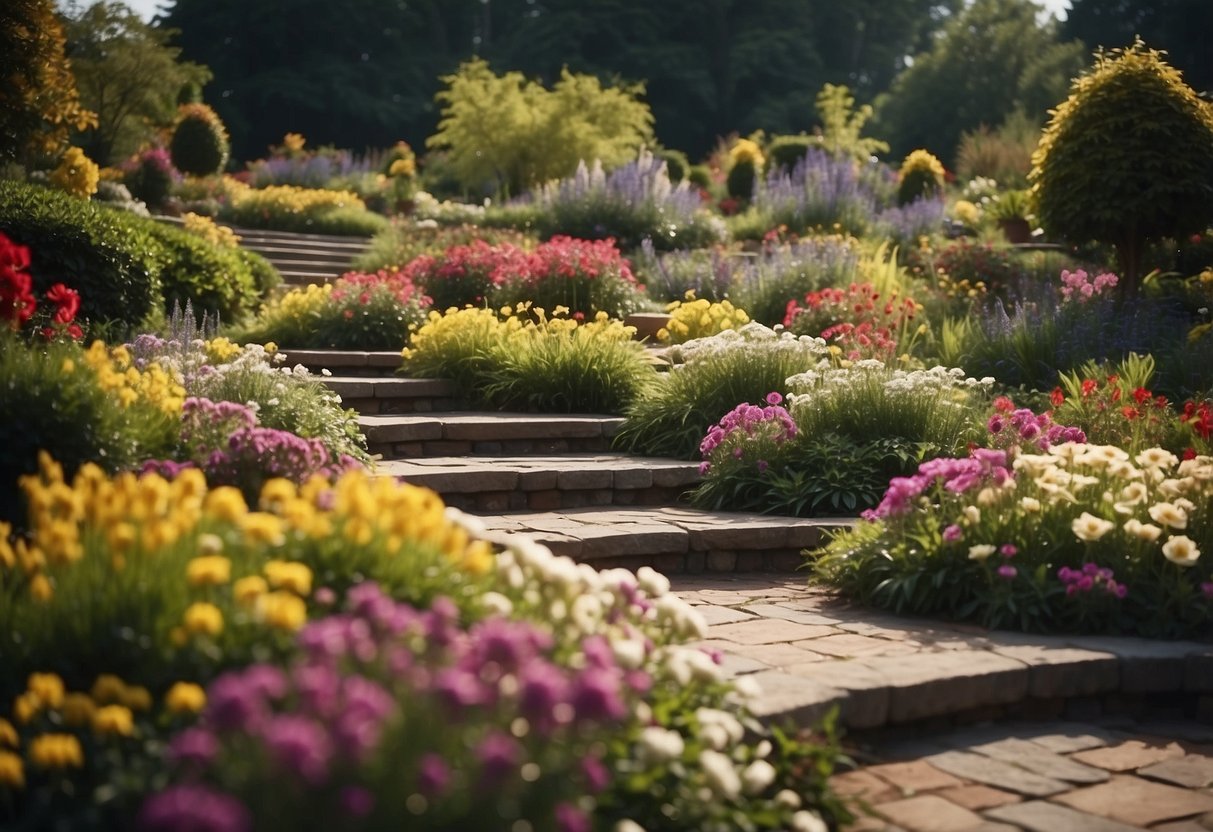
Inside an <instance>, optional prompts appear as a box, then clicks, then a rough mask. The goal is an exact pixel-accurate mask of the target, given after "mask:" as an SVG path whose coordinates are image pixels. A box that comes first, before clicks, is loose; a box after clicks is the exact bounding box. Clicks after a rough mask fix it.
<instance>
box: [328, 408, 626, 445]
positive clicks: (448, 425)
mask: <svg viewBox="0 0 1213 832" xmlns="http://www.w3.org/2000/svg"><path fill="white" fill-rule="evenodd" d="M343 401H344V399H343ZM346 404H347V405H348V402H346ZM622 424H623V419H622V418H620V417H615V416H596V415H585V414H569V415H562V414H549V413H499V412H493V413H479V412H467V413H442V414H438V415H390V414H386V415H378V414H364V415H362V416H360V417H359V418H358V426H359V427H360V428H362V432H363V433H364V434H365V435H366V441H367V446H368V449H369V450H370V452H371V453H372V454H381V455H382V456H383V457H385V458H387V459H402V458H412V457H429V456H464V455H511V456H513V455H523V454H563V453H591V452H601V451H608V450H610V447H611V437H613V436H614V435H615V434H616V433H617V432H618V431H619V427H620V426H621V425H622Z"/></svg>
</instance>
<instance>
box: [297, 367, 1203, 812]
mask: <svg viewBox="0 0 1213 832" xmlns="http://www.w3.org/2000/svg"><path fill="white" fill-rule="evenodd" d="M286 352H287V357H288V362H290V363H296V362H298V363H303V364H305V365H307V366H309V367H310V368H311V369H313V370H316V371H319V370H321V369H326V370H329V371H330V372H331V373H333V375H331V376H330V377H329V378H328V379H327V382H328V383H329V384H330V386H332V387H333V389H335V390H336V391H337V392H339V393H340V394H341V395H342V396H343V397H344V400H345V402H346V404H347V405H349V406H353V407H355V408H356V409H358V410H359V412H360V413H361V414H363V415H362V417H361V419H362V424H363V429H364V431H366V433H367V434H368V437H370V439H371V442H372V443H373V444H374V445H375V447H376V450H377V451H378V452H380V453H382V454H384V456H385V459H384V460H383V461H382V462H381V463H380V470H381V472H382V473H384V474H388V475H392V476H399V477H402V478H404V479H407V480H409V481H413V482H418V483H423V484H426V485H429V486H430V487H433V488H435V489H436V490H438V491H439V492H440V493H441V494H442V496H443V498H444V499H445V500H446V501H447V502H448V503H449V504H451V505H455V506H457V507H460V508H463V509H464V510H466V511H469V512H470V513H473V514H476V515H478V516H479V517H480V519H481V520H482V521H483V522H484V524H485V526H486V528H487V529H488V532H489V533H490V534H493V535H508V534H518V533H521V534H527V535H528V536H530V537H532V538H535V539H538V540H540V541H541V542H544V543H546V544H547V545H549V546H550V547H551V548H552V549H553V550H554V551H556V552H557V553H559V554H568V555H570V556H572V557H574V558H577V559H579V560H585V561H589V562H592V563H594V564H595V565H600V566H614V565H622V566H627V567H629V568H636V567H637V566H640V565H643V564H649V565H652V566H654V567H655V568H657V569H659V570H660V571H664V572H666V573H667V574H669V575H670V577H671V581H672V585H673V589H674V591H675V592H676V593H677V594H678V595H680V596H681V597H682V598H684V599H685V600H687V601H688V602H690V603H691V604H693V605H695V606H696V607H697V608H698V609H699V611H700V612H701V613H702V614H703V616H704V618H705V620H706V621H707V623H708V625H709V628H708V632H707V636H706V638H705V639H704V640H703V641H702V642H701V645H702V646H703V647H705V648H707V649H709V650H713V651H717V652H718V653H719V654H720V658H721V666H722V669H723V670H724V672H725V673H726V674H727V675H729V676H731V677H749V678H750V679H752V680H753V681H754V682H757V683H758V687H759V689H760V691H761V692H760V693H759V694H758V695H757V696H756V698H755V699H754V700H753V701H752V703H751V707H752V710H753V711H754V712H755V713H756V714H757V715H758V716H759V717H760V718H763V719H766V720H770V721H772V722H776V723H781V722H787V721H791V722H794V723H797V724H809V723H810V722H812V721H813V720H815V719H816V718H818V717H820V716H822V715H824V714H825V713H826V712H828V711H829V710H830V709H832V708H838V710H839V719H840V722H841V723H842V724H843V726H845V728H846V729H847V730H848V732H849V737H848V740H847V742H848V744H849V745H850V746H851V747H853V748H854V749H855V750H856V758H857V761H858V762H859V763H860V764H861V767H860V768H858V769H857V770H856V771H854V772H848V773H846V774H841V775H838V776H836V778H835V783H836V785H837V788H838V790H839V791H840V792H842V793H845V794H847V795H848V796H851V797H854V798H855V799H857V800H860V801H862V802H863V804H864V805H865V806H868V807H870V808H871V811H872V812H874V813H875V814H873V815H870V816H869V815H863V816H861V819H860V820H859V821H858V822H857V823H856V824H855V825H854V827H853V828H854V829H855V830H876V829H882V830H908V831H909V832H918V831H919V830H922V832H928V830H929V832H936V830H990V832H993V830H1015V829H1027V830H1050V831H1051V830H1109V831H1110V832H1115V831H1116V830H1124V829H1141V828H1150V829H1165V830H1168V832H1190V831H1193V830H1200V829H1213V788H1210V787H1211V786H1213V728H1209V727H1208V726H1205V725H1202V724H1199V723H1198V722H1196V721H1193V720H1194V719H1201V720H1204V721H1210V719H1211V718H1213V645H1211V644H1207V643H1197V642H1152V641H1149V640H1145V639H1133V638H1106V637H1057V636H1028V635H1023V634H1018V633H1004V632H990V631H985V630H982V629H980V628H976V627H972V626H966V625H960V624H950V623H941V622H935V621H927V620H922V619H915V618H911V617H903V616H894V615H891V614H887V613H881V612H875V611H871V610H865V609H860V608H856V607H852V606H850V605H848V604H847V603H845V602H843V601H841V600H840V599H838V598H836V597H834V596H832V595H831V594H830V593H828V592H825V591H823V590H820V589H814V588H810V587H808V586H807V585H806V582H805V580H804V577H803V576H802V575H798V574H796V573H795V571H794V570H795V568H796V566H797V565H798V564H799V563H800V557H799V552H800V550H801V549H803V548H806V547H810V546H812V545H814V544H815V542H816V541H817V540H818V539H819V538H820V535H821V532H822V530H823V529H825V528H829V527H831V526H836V525H837V524H838V523H840V522H844V521H842V520H837V519H836V520H828V519H827V520H792V519H788V518H772V517H767V516H761V515H746V514H733V513H727V512H702V511H696V510H693V509H690V508H687V507H686V506H684V505H680V504H679V501H678V496H679V494H680V493H681V492H682V491H685V490H686V488H687V487H688V486H689V485H691V484H693V483H694V482H695V481H696V479H697V477H698V473H697V470H696V466H695V465H694V464H693V463H687V462H682V461H678V460H653V459H640V458H635V457H629V456H627V455H624V454H617V453H612V452H610V451H609V439H610V436H611V435H612V433H613V430H614V428H615V426H617V420H613V419H610V418H608V417H586V416H579V417H570V418H564V417H555V416H539V415H537V414H501V413H494V414H476V413H473V412H470V411H468V410H466V409H462V408H461V406H460V402H459V401H458V395H457V391H456V390H454V389H453V387H452V386H451V385H450V384H449V383H446V382H442V381H433V380H413V379H399V378H395V377H394V376H392V375H391V374H392V373H393V372H394V369H395V367H397V366H398V365H399V360H400V359H399V355H398V354H395V353H357V352H319V351H298V350H287V351H286ZM1160 719H1164V720H1165V721H1160Z"/></svg>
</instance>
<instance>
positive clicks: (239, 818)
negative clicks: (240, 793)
mask: <svg viewBox="0 0 1213 832" xmlns="http://www.w3.org/2000/svg"><path fill="white" fill-rule="evenodd" d="M138 826H139V828H140V829H142V830H145V832H181V830H184V829H188V830H190V832H246V830H251V829H252V828H253V819H252V817H251V816H250V815H249V812H248V809H246V808H245V806H244V804H243V803H241V802H240V801H239V800H237V799H236V798H234V797H232V796H231V795H229V794H224V793H223V792H220V791H216V790H215V789H212V788H210V787H208V786H200V785H183V786H170V787H169V788H167V789H165V790H164V791H162V792H160V793H158V794H155V795H152V796H151V797H150V798H148V799H147V801H146V802H145V803H144V804H143V808H142V809H141V810H140V812H139V819H138Z"/></svg>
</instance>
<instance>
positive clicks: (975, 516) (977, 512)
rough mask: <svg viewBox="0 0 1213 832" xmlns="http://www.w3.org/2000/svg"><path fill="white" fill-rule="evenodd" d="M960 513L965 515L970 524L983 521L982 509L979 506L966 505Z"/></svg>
mask: <svg viewBox="0 0 1213 832" xmlns="http://www.w3.org/2000/svg"><path fill="white" fill-rule="evenodd" d="M960 513H961V514H963V515H964V519H965V520H966V521H967V522H969V523H970V524H973V525H976V524H977V523H980V522H981V509H979V508H978V507H977V506H965V507H964V508H963V509H961V512H960Z"/></svg>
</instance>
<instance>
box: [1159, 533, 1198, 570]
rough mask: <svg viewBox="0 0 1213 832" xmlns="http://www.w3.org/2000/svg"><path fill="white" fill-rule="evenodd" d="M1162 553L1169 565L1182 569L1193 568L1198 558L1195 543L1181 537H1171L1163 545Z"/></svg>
mask: <svg viewBox="0 0 1213 832" xmlns="http://www.w3.org/2000/svg"><path fill="white" fill-rule="evenodd" d="M1162 553H1163V555H1164V556H1165V557H1166V559H1167V560H1169V561H1171V563H1173V564H1175V565H1176V566H1183V567H1189V566H1195V565H1196V560H1197V558H1199V557H1200V549H1197V548H1196V543H1195V542H1193V540H1192V539H1191V538H1189V537H1185V536H1183V535H1178V536H1176V537H1172V538H1171V539H1170V540H1168V541H1167V542H1166V543H1164V544H1163V545H1162Z"/></svg>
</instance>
